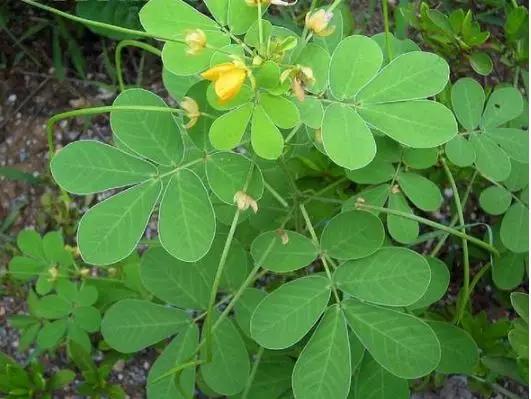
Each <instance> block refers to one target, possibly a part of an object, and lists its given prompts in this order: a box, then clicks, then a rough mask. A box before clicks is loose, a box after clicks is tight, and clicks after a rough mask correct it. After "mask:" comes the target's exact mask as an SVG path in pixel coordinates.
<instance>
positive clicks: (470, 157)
mask: <svg viewBox="0 0 531 399" xmlns="http://www.w3.org/2000/svg"><path fill="white" fill-rule="evenodd" d="M444 151H445V152H446V156H447V157H448V159H449V160H450V162H452V163H453V164H454V165H457V166H459V167H461V168H465V167H467V166H470V165H472V164H473V163H474V162H475V161H476V150H475V149H474V146H473V145H472V143H471V142H470V141H468V140H467V139H466V138H464V137H463V136H460V135H458V136H455V137H454V138H453V139H452V140H450V141H449V142H448V143H446V146H445V147H444Z"/></svg>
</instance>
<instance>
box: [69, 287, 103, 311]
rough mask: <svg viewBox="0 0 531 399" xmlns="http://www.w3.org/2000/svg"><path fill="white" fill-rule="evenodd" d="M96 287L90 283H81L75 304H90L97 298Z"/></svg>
mask: <svg viewBox="0 0 531 399" xmlns="http://www.w3.org/2000/svg"><path fill="white" fill-rule="evenodd" d="M98 294H99V293H98V289H97V288H96V287H93V286H90V285H83V286H82V287H81V288H80V289H79V291H78V293H77V299H76V301H75V302H76V304H78V305H80V306H91V305H94V304H95V303H96V301H97V300H98Z"/></svg>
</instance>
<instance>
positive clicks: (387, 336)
mask: <svg viewBox="0 0 531 399" xmlns="http://www.w3.org/2000/svg"><path fill="white" fill-rule="evenodd" d="M343 310H344V312H345V316H346V317H347V321H348V323H349V325H350V327H351V328H352V330H353V331H354V332H355V333H356V335H357V336H358V338H359V339H360V341H361V342H362V343H363V345H364V346H365V348H367V350H368V351H369V353H370V354H371V355H372V357H373V358H374V359H375V360H376V361H377V362H378V363H379V364H380V365H381V366H383V367H384V368H385V369H386V370H387V371H389V372H391V373H392V374H394V375H395V376H397V377H400V378H405V379H413V378H419V377H421V376H424V375H427V374H429V373H431V372H432V371H433V370H435V368H436V367H437V366H438V365H439V361H440V359H441V348H440V345H439V341H438V340H437V336H436V335H435V333H434V332H433V330H432V329H431V328H430V327H429V326H428V325H427V324H426V323H425V322H423V321H421V320H420V319H417V318H416V317H414V316H411V315H408V314H405V313H400V312H397V311H395V310H391V309H385V308H381V307H378V306H375V305H369V304H365V303H362V302H358V301H356V300H354V299H349V300H347V301H345V302H344V303H343Z"/></svg>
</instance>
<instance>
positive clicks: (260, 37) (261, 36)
mask: <svg viewBox="0 0 531 399" xmlns="http://www.w3.org/2000/svg"><path fill="white" fill-rule="evenodd" d="M257 5H258V7H257V8H256V9H257V10H258V43H259V46H258V50H259V51H260V52H261V51H262V46H263V45H264V28H263V26H262V1H261V0H258V2H257Z"/></svg>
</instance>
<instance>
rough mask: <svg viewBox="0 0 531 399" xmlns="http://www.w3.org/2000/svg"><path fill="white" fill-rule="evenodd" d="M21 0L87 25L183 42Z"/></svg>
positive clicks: (29, 0) (32, 0)
mask: <svg viewBox="0 0 531 399" xmlns="http://www.w3.org/2000/svg"><path fill="white" fill-rule="evenodd" d="M21 1H22V2H23V3H26V4H29V5H32V6H34V7H37V8H40V9H41V10H45V11H48V12H50V13H52V14H55V15H58V16H60V17H64V18H67V19H70V20H72V21H75V22H80V23H82V24H85V25H88V26H93V27H96V28H104V29H110V30H113V31H115V32H120V33H125V34H128V35H133V36H137V37H146V38H152V39H160V40H164V41H168V42H177V43H184V41H183V40H179V39H175V38H172V37H164V36H159V35H154V34H152V33H148V32H145V31H142V30H136V29H129V28H123V27H121V26H117V25H111V24H107V23H105V22H98V21H93V20H91V19H86V18H81V17H78V16H77V15H72V14H69V13H67V12H64V11H61V10H58V9H57V8H53V7H49V6H47V5H44V4H41V3H39V2H38V1H34V0H21Z"/></svg>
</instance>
